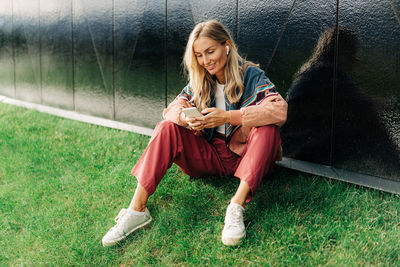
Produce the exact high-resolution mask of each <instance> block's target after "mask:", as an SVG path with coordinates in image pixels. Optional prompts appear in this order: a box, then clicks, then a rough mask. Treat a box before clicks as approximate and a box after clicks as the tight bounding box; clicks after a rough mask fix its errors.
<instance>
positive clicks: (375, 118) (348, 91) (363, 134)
mask: <svg viewBox="0 0 400 267" xmlns="http://www.w3.org/2000/svg"><path fill="white" fill-rule="evenodd" d="M335 39H336V28H335V27H334V28H331V29H328V30H326V31H325V32H323V34H322V35H321V36H320V38H319V40H318V43H317V46H316V47H315V49H314V52H313V55H312V56H311V57H310V59H309V60H308V61H307V62H306V63H305V64H304V65H303V66H302V67H301V68H300V69H299V70H298V71H297V73H296V74H295V75H294V80H293V83H292V85H291V87H290V88H289V90H288V94H287V98H286V100H287V101H288V104H289V108H288V120H287V122H286V124H285V125H284V126H283V127H282V129H281V133H282V139H283V142H284V143H283V148H284V152H285V156H286V157H291V158H295V159H299V160H305V161H311V162H315V163H320V164H325V165H333V166H335V167H343V166H342V165H343V164H346V166H344V167H345V168H348V169H353V170H356V171H359V172H362V173H370V174H371V173H377V172H379V173H377V175H378V176H388V177H395V175H396V174H398V173H399V171H400V164H399V158H400V156H399V155H400V153H399V148H398V147H397V146H396V145H395V143H394V142H393V140H392V138H391V136H390V134H389V131H388V129H386V127H385V125H384V123H383V121H382V118H380V117H379V114H378V113H379V112H378V111H379V109H378V105H376V103H374V102H373V101H372V98H370V97H369V96H368V95H366V94H364V93H363V92H362V91H361V90H360V89H359V88H358V87H357V85H356V84H355V83H354V82H353V80H352V79H351V77H350V75H349V73H350V71H351V69H352V67H353V65H354V63H355V62H356V60H357V54H358V50H359V41H358V37H357V35H356V33H355V32H354V31H353V30H351V29H350V28H348V27H339V35H338V58H337V69H336V70H335V69H334V66H335V64H334V51H335ZM334 73H336V77H337V79H336V80H334V75H335V74H334ZM334 81H335V83H336V85H334ZM334 88H336V90H335V91H333V89H334ZM332 111H333V112H332ZM331 148H333V149H334V150H333V151H331Z"/></svg>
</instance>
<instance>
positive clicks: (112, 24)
mask: <svg viewBox="0 0 400 267" xmlns="http://www.w3.org/2000/svg"><path fill="white" fill-rule="evenodd" d="M111 50H112V52H111V57H112V59H111V60H112V63H111V90H112V110H113V112H112V118H113V120H115V118H116V116H115V1H114V0H112V22H111Z"/></svg>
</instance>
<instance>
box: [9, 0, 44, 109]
mask: <svg viewBox="0 0 400 267" xmlns="http://www.w3.org/2000/svg"><path fill="white" fill-rule="evenodd" d="M13 9H14V10H13V11H14V32H13V34H14V49H15V76H16V94H15V96H16V97H17V98H18V99H21V100H25V101H29V102H34V103H41V88H40V42H39V40H40V35H39V21H40V20H39V16H40V15H39V13H40V12H39V0H32V1H23V0H14V1H13Z"/></svg>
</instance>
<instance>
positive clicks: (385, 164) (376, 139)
mask: <svg viewBox="0 0 400 267" xmlns="http://www.w3.org/2000/svg"><path fill="white" fill-rule="evenodd" d="M392 3H393V6H391V4H390V1H372V0H371V1H350V0H342V1H341V2H340V10H339V24H340V31H339V46H338V54H339V57H338V72H337V73H338V87H337V94H336V99H335V110H334V115H335V126H334V145H333V147H334V162H333V165H334V166H335V167H339V168H344V169H347V170H351V171H355V172H359V173H365V174H370V175H376V176H380V177H386V178H393V179H397V180H400V177H399V174H400V134H399V133H400V116H399V114H400V104H399V103H400V49H399V47H400V21H398V20H397V19H396V15H395V13H394V12H397V14H398V12H400V2H399V1H392ZM393 9H394V10H393Z"/></svg>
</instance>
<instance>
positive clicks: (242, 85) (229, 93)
mask: <svg viewBox="0 0 400 267" xmlns="http://www.w3.org/2000/svg"><path fill="white" fill-rule="evenodd" d="M242 62H244V60H243V59H242V58H241V57H240V56H239V54H238V52H237V48H236V46H235V44H234V42H233V40H232V38H231V36H230V34H229V32H228V31H227V29H226V28H225V27H224V26H223V25H222V24H221V23H219V22H218V21H216V20H210V21H206V22H203V23H200V24H198V25H196V26H195V28H194V29H193V31H192V33H191V34H190V36H189V40H188V43H187V46H186V51H185V55H184V65H185V68H186V70H187V71H188V73H189V84H188V85H187V86H186V87H185V88H184V89H183V90H182V92H181V93H180V94H179V95H178V97H177V98H176V99H175V100H174V101H173V102H172V103H171V104H170V105H169V106H168V108H166V109H165V110H164V112H163V117H164V120H163V121H161V122H160V123H159V124H157V126H156V128H155V129H154V132H153V135H152V137H151V139H150V142H149V144H148V146H147V148H146V150H145V151H144V153H143V155H142V156H141V158H140V159H139V161H138V162H137V164H136V165H135V167H134V168H133V170H132V174H133V175H135V176H136V178H137V179H138V186H137V188H136V191H135V194H134V196H133V199H132V201H131V204H130V206H129V208H128V209H122V210H121V212H120V214H119V215H118V216H117V218H116V221H117V224H116V225H115V226H114V227H112V228H111V229H110V230H109V231H108V233H107V234H106V235H105V236H104V237H103V240H102V241H103V245H104V246H110V245H113V244H115V243H117V242H118V241H120V240H122V239H124V238H126V237H127V236H128V235H129V234H130V233H132V232H133V231H135V230H136V229H139V228H141V227H143V226H145V225H146V224H148V223H150V221H151V220H152V218H151V216H150V213H149V211H148V209H147V208H146V203H147V199H148V197H149V196H150V195H152V194H153V193H154V191H155V189H156V187H157V185H158V184H159V182H160V181H161V179H162V177H163V176H164V175H165V173H166V171H167V169H168V168H170V167H171V165H172V163H175V164H176V165H178V166H179V168H180V169H181V170H182V171H183V172H184V173H186V174H188V175H190V176H194V177H201V176H210V175H214V176H227V175H234V176H236V177H238V178H239V179H240V180H241V181H240V185H239V187H238V189H237V191H236V193H235V195H234V196H233V198H232V199H231V202H230V204H229V206H228V208H227V212H226V216H225V226H224V230H223V232H222V242H223V243H224V244H225V245H237V244H238V243H239V242H240V240H241V239H242V238H243V237H244V236H245V227H244V223H243V211H244V204H245V202H248V201H250V199H251V198H252V196H253V195H254V194H255V192H256V191H257V188H258V186H259V184H260V182H261V179H262V177H263V176H265V175H266V174H267V173H268V172H269V171H270V170H271V168H272V166H273V164H274V162H275V160H276V159H279V158H280V157H281V154H282V150H281V146H280V144H281V139H280V135H279V128H278V127H279V126H281V125H282V124H283V123H284V122H285V121H286V112H287V103H286V102H285V100H284V99H283V98H282V97H281V96H280V95H279V93H278V92H277V91H276V89H275V87H274V85H273V84H272V83H271V82H270V81H269V79H268V78H267V77H266V76H265V75H264V72H263V71H262V70H260V69H259V68H258V67H257V66H255V65H254V64H252V63H249V62H246V63H243V64H242ZM193 106H195V107H197V109H198V110H199V111H201V113H202V114H204V116H199V117H187V116H186V115H185V114H184V112H182V109H183V108H187V107H193ZM188 128H190V129H188Z"/></svg>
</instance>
